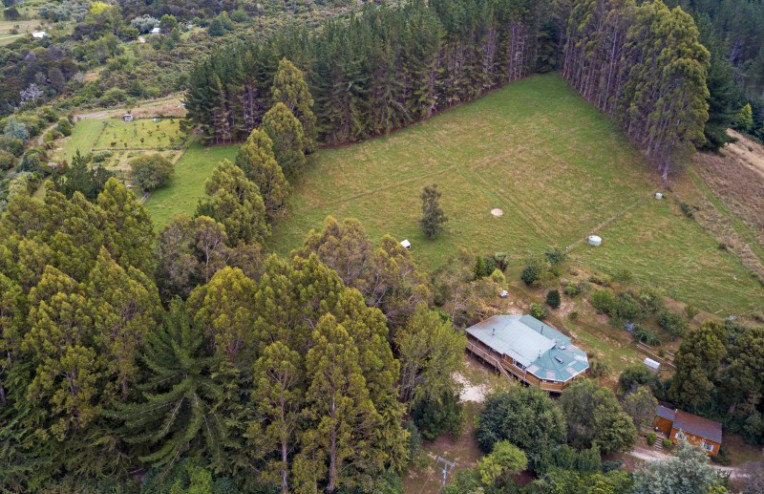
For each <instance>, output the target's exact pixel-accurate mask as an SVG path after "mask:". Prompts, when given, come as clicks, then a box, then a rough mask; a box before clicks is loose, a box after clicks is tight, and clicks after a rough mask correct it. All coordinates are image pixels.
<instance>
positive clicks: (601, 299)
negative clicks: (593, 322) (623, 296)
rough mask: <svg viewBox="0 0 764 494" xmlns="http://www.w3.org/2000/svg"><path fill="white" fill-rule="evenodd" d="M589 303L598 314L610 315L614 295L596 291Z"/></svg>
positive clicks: (604, 291)
mask: <svg viewBox="0 0 764 494" xmlns="http://www.w3.org/2000/svg"><path fill="white" fill-rule="evenodd" d="M590 302H591V304H592V307H594V308H595V309H596V310H597V312H598V313H599V314H610V313H611V312H612V310H613V307H614V306H615V295H613V292H611V291H610V290H597V291H596V292H594V293H593V294H592V297H591V300H590Z"/></svg>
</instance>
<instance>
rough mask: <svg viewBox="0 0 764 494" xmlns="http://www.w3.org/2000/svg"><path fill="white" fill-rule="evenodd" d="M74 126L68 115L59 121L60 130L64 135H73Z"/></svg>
mask: <svg viewBox="0 0 764 494" xmlns="http://www.w3.org/2000/svg"><path fill="white" fill-rule="evenodd" d="M73 127H74V126H73V125H72V122H70V121H69V119H68V118H66V117H64V118H61V119H59V121H58V131H59V132H61V135H62V136H64V137H69V136H70V135H72V129H73Z"/></svg>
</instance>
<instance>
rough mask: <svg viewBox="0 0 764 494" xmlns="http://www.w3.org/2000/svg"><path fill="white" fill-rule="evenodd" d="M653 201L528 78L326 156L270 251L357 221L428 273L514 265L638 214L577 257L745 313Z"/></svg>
mask: <svg viewBox="0 0 764 494" xmlns="http://www.w3.org/2000/svg"><path fill="white" fill-rule="evenodd" d="M432 183H437V184H438V188H439V190H441V191H442V193H443V197H442V200H441V204H442V206H443V208H444V210H445V212H446V214H447V215H448V216H449V222H448V224H447V228H446V231H445V232H444V233H443V234H442V235H441V236H440V237H439V238H438V239H437V240H435V241H428V240H426V239H425V238H424V237H423V235H422V234H421V231H420V229H419V225H418V220H419V217H420V215H421V212H420V207H421V205H420V199H419V194H420V193H421V190H422V188H423V187H424V186H425V185H429V184H432ZM658 187H659V181H658V178H657V176H656V174H655V173H654V172H653V171H652V170H651V168H650V167H649V166H648V165H647V164H646V163H645V161H644V160H643V159H642V157H641V155H640V154H639V153H638V152H637V151H635V150H634V149H633V148H632V147H631V146H630V144H629V143H628V141H627V140H626V138H625V137H624V136H623V135H622V133H621V132H620V131H619V130H618V129H617V128H616V127H615V126H613V125H612V124H611V123H610V122H609V121H608V120H607V118H605V117H604V116H603V115H601V114H600V113H599V112H597V110H596V109H594V108H593V107H591V106H590V105H588V104H587V103H586V102H585V101H584V100H583V99H581V98H580V97H579V96H578V95H577V94H576V93H575V92H573V91H572V90H571V89H570V88H568V86H567V85H566V83H565V82H564V81H563V80H562V79H561V78H560V77H559V76H557V75H554V74H550V75H544V76H535V77H530V78H528V79H525V80H522V81H518V82H515V83H513V84H511V85H509V86H507V87H505V88H503V89H501V90H499V91H496V92H494V93H492V94H490V95H488V96H486V97H483V98H481V99H479V100H478V101H475V102H474V103H471V104H469V105H464V106H461V107H458V108H455V109H453V110H451V111H448V112H445V113H443V114H441V115H438V116H436V117H434V118H432V119H430V120H428V121H427V122H424V123H421V124H417V125H414V126H411V127H409V128H407V129H404V130H402V131H400V132H396V133H395V134H393V135H391V136H388V137H383V138H379V139H374V140H370V141H366V142H363V143H360V144H357V145H353V146H347V147H342V148H337V149H331V150H323V151H321V152H320V153H318V154H317V155H316V156H314V157H313V158H311V160H310V162H309V166H308V169H307V170H306V172H305V174H304V175H303V176H302V177H301V178H300V180H299V181H298V182H297V183H296V184H295V192H294V194H293V195H292V197H291V198H290V201H289V204H288V209H289V212H288V215H287V216H286V217H285V218H283V219H281V220H280V221H279V222H278V224H277V225H276V226H275V228H274V235H273V240H272V247H273V248H274V249H275V250H276V251H278V252H281V253H288V252H289V251H290V250H291V249H292V248H294V247H297V246H299V245H300V243H301V241H302V239H303V237H304V236H305V234H306V233H307V232H308V231H309V230H310V229H311V228H320V227H321V225H322V222H323V219H324V217H325V216H326V215H329V214H331V215H334V216H335V217H337V218H340V219H341V218H345V217H356V218H358V219H360V220H361V221H362V222H363V224H364V226H365V227H366V228H367V230H368V232H369V233H370V234H371V235H372V236H373V237H376V238H379V237H381V236H382V235H384V234H385V233H390V234H392V235H394V236H395V237H396V238H400V239H403V238H408V239H409V240H411V241H412V243H413V250H412V255H413V257H414V259H415V260H416V262H417V263H419V264H420V266H421V267H422V268H424V269H427V270H430V269H433V268H434V267H436V266H438V265H440V264H442V263H444V262H445V261H446V260H447V259H448V257H449V256H451V255H453V254H454V253H455V252H457V250H458V249H461V248H466V249H469V250H473V251H476V252H481V253H486V254H488V253H493V252H497V251H507V252H509V253H510V254H511V256H512V257H513V258H514V259H516V260H519V259H521V258H523V257H525V256H527V255H529V254H533V253H539V252H542V251H543V250H544V249H546V248H547V247H548V246H552V245H557V246H562V247H564V246H567V245H570V244H573V243H574V242H575V241H577V240H578V239H581V238H583V237H585V236H586V235H588V234H589V233H590V232H591V230H592V229H593V228H594V227H596V226H597V225H599V224H600V223H602V222H603V221H605V220H607V219H609V218H610V217H612V216H613V215H615V214H616V213H618V212H619V211H622V210H624V209H625V208H627V207H628V206H630V205H632V204H634V203H635V202H637V201H641V202H640V203H639V205H637V206H636V207H634V208H633V209H632V210H630V211H629V212H628V213H627V214H625V215H624V216H622V217H621V218H619V219H617V220H616V221H614V222H613V223H611V224H610V225H609V226H608V227H607V228H605V229H604V230H603V231H601V232H600V233H601V235H602V236H603V237H604V239H605V241H604V244H603V247H601V248H599V249H590V248H587V247H586V246H579V247H577V248H575V249H574V251H573V256H574V257H575V258H576V259H578V260H580V261H581V262H583V263H585V264H587V265H590V266H592V267H594V268H595V269H600V270H602V271H605V272H609V273H613V272H615V271H617V270H621V269H627V270H629V271H631V272H632V273H633V275H634V277H635V278H636V280H637V281H638V282H641V283H649V284H654V285H657V286H660V287H662V288H664V289H665V290H666V293H667V294H668V295H670V296H672V297H674V298H677V299H679V300H684V301H688V302H692V303H693V304H696V305H698V306H701V307H705V308H708V309H710V310H712V311H714V312H719V313H725V312H736V311H742V312H745V311H750V310H753V309H754V307H755V305H756V303H757V301H760V300H761V297H762V296H764V290H763V289H762V287H761V286H760V285H758V284H757V282H755V280H753V279H752V278H751V277H750V275H749V274H748V272H747V271H746V270H745V269H744V268H743V267H742V265H741V264H740V263H739V262H738V261H737V260H736V259H735V258H734V257H732V256H731V255H730V254H728V253H725V252H722V251H720V250H719V249H718V248H717V243H716V242H715V241H714V240H713V239H712V238H711V237H710V236H708V235H706V234H705V233H704V232H703V231H702V230H701V229H700V228H699V226H698V225H697V224H696V223H695V222H693V221H692V220H688V219H686V218H684V216H682V214H681V213H680V212H679V211H677V208H676V207H674V205H673V204H672V202H671V201H662V202H658V201H654V200H653V199H651V197H652V193H653V192H654V191H655V190H656V189H657V188H658ZM492 208H501V209H502V210H503V211H504V216H503V217H501V218H494V217H492V216H491V214H490V211H491V209H492ZM516 262H517V261H516Z"/></svg>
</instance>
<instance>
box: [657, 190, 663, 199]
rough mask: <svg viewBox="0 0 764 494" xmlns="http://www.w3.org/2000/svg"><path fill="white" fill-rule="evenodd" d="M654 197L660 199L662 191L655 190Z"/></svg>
mask: <svg viewBox="0 0 764 494" xmlns="http://www.w3.org/2000/svg"><path fill="white" fill-rule="evenodd" d="M655 198H656V199H658V200H659V201H660V200H661V199H663V193H662V192H656V193H655Z"/></svg>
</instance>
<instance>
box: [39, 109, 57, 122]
mask: <svg viewBox="0 0 764 494" xmlns="http://www.w3.org/2000/svg"><path fill="white" fill-rule="evenodd" d="M38 112H39V114H40V116H41V117H42V118H44V119H45V120H46V121H47V122H48V123H53V122H55V121H56V120H58V118H59V116H60V115H59V114H58V111H57V110H56V109H55V108H53V107H52V106H43V107H42V108H40V109H39V110H38Z"/></svg>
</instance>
